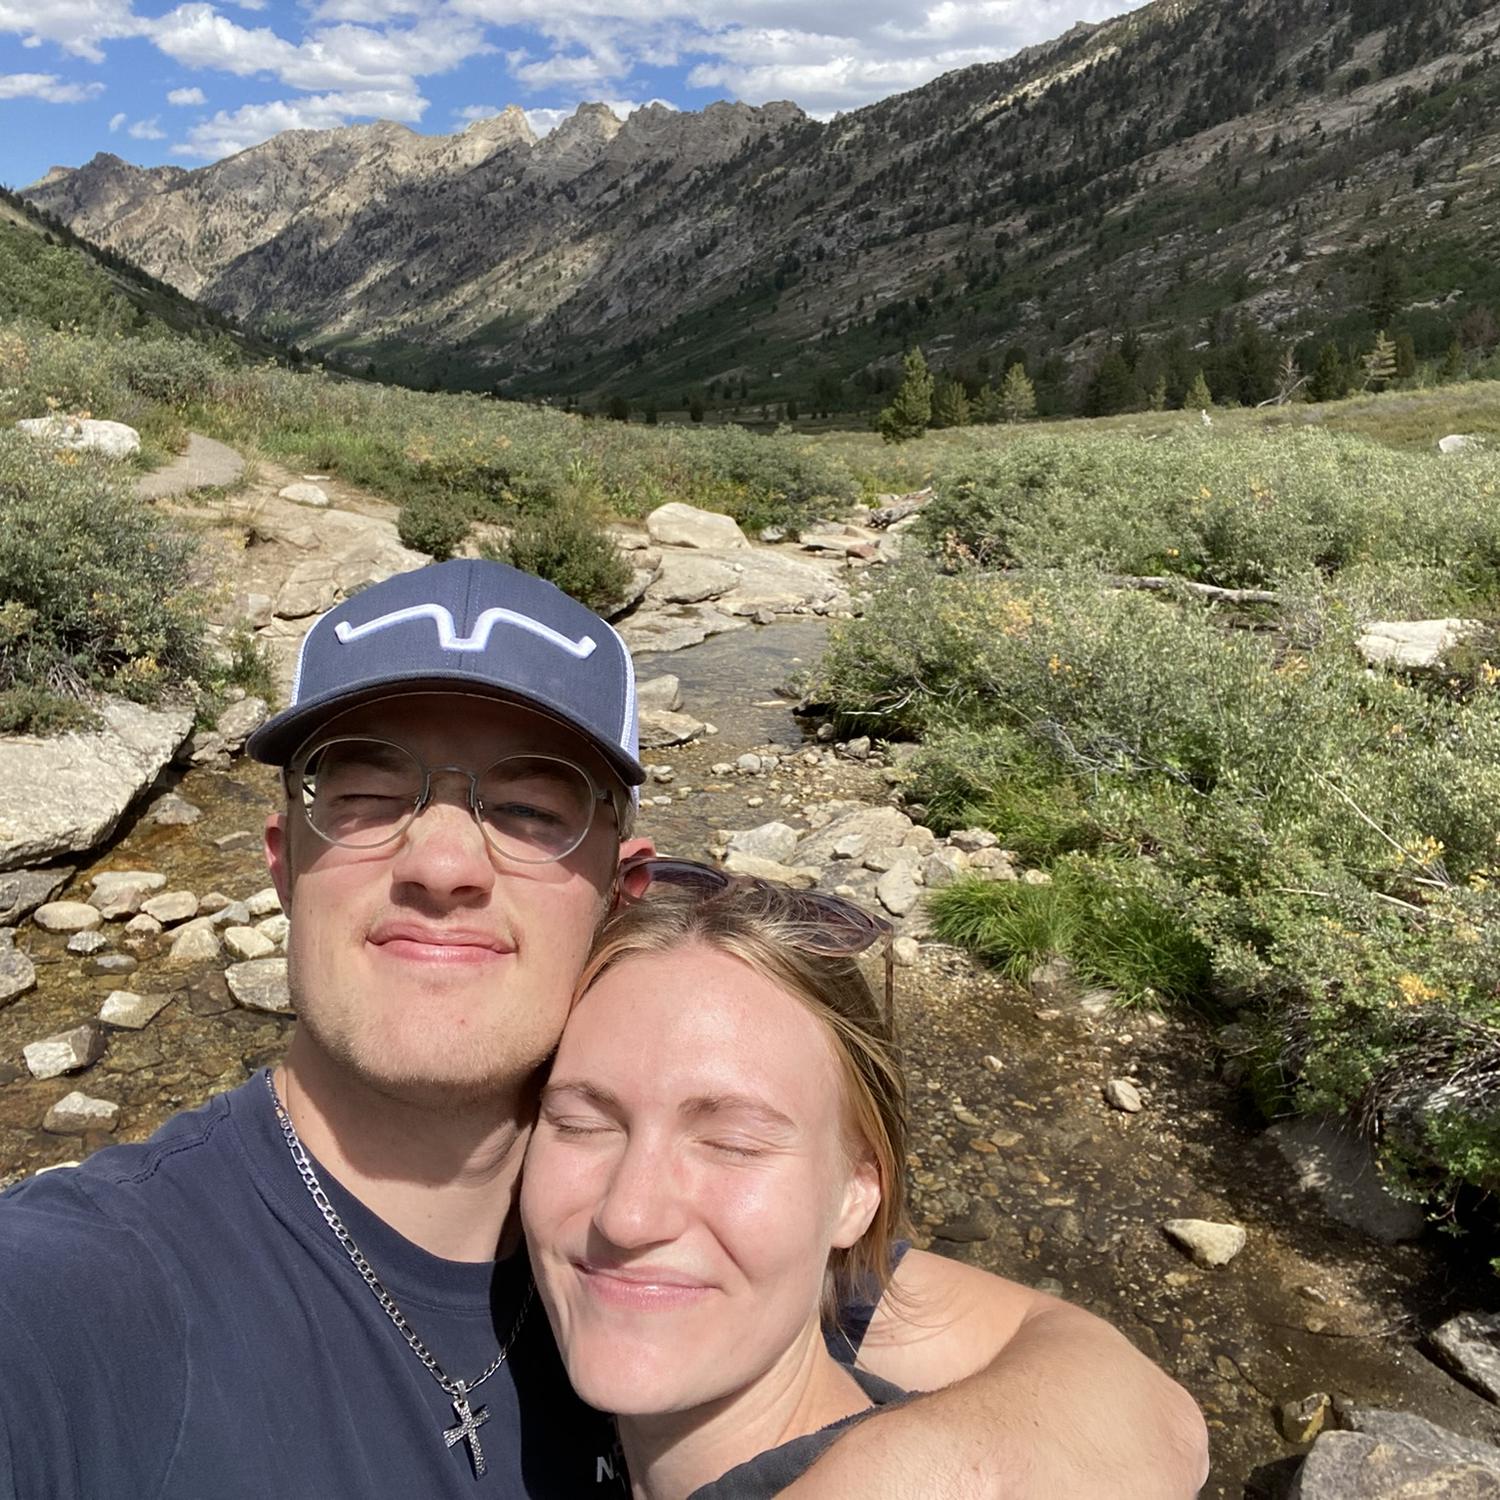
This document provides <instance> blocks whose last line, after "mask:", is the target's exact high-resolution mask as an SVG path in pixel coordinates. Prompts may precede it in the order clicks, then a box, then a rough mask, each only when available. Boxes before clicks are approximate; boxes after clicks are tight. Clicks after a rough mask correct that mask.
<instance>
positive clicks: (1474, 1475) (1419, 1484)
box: [1288, 1432, 1500, 1500]
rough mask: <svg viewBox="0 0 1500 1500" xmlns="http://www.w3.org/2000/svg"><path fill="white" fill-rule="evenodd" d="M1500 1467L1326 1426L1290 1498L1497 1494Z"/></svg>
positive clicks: (1486, 1498)
mask: <svg viewBox="0 0 1500 1500" xmlns="http://www.w3.org/2000/svg"><path fill="white" fill-rule="evenodd" d="M1494 1497H1500V1467H1487V1466H1483V1465H1480V1464H1474V1463H1468V1462H1466V1461H1464V1460H1462V1459H1455V1460H1453V1461H1451V1462H1445V1461H1442V1460H1437V1459H1431V1458H1427V1457H1424V1456H1423V1455H1422V1454H1420V1453H1414V1452H1413V1451H1412V1450H1411V1449H1410V1448H1404V1447H1402V1446H1401V1445H1399V1444H1397V1443H1391V1442H1385V1441H1382V1440H1381V1439H1380V1438H1376V1437H1371V1436H1369V1435H1368V1434H1366V1433H1363V1432H1325V1433H1323V1434H1322V1435H1321V1436H1320V1437H1319V1438H1318V1440H1317V1442H1315V1443H1314V1444H1313V1445H1312V1448H1311V1450H1310V1451H1309V1453H1308V1455H1307V1457H1306V1458H1305V1459H1304V1460H1303V1461H1302V1467H1301V1468H1300V1469H1299V1470H1298V1471H1297V1477H1296V1479H1294V1480H1293V1481H1292V1487H1291V1490H1290V1491H1289V1492H1288V1500H1494Z"/></svg>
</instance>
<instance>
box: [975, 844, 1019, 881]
mask: <svg viewBox="0 0 1500 1500" xmlns="http://www.w3.org/2000/svg"><path fill="white" fill-rule="evenodd" d="M969 869H970V870H971V871H973V872H974V873H975V874H977V875H981V876H983V878H984V879H986V880H1016V879H1018V878H1019V877H1018V876H1017V875H1016V867H1015V864H1014V863H1013V862H1012V860H1011V858H1010V855H1009V853H1008V852H1007V851H1006V850H1004V849H976V850H975V851H974V852H973V853H972V854H971V855H970V856H969Z"/></svg>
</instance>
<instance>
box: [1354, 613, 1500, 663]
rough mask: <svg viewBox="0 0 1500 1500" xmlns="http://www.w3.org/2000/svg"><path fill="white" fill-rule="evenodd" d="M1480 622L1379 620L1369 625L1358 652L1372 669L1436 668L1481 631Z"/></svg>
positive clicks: (1357, 641) (1356, 642) (1362, 635)
mask: <svg viewBox="0 0 1500 1500" xmlns="http://www.w3.org/2000/svg"><path fill="white" fill-rule="evenodd" d="M1479 628H1480V627H1479V622H1478V621H1477V620H1460V619H1453V618H1450V619H1445V620H1376V621H1372V622H1371V623H1370V624H1369V625H1366V626H1365V628H1364V631H1363V633H1362V634H1361V635H1360V636H1359V637H1358V639H1357V640H1356V641H1355V642H1354V646H1355V649H1356V650H1357V651H1358V652H1359V654H1360V655H1361V656H1363V657H1364V659H1365V660H1366V661H1367V662H1368V663H1369V664H1370V665H1371V666H1372V667H1377V666H1393V667H1411V668H1417V669H1422V668H1427V669H1430V668H1433V667H1437V666H1440V665H1441V664H1442V661H1443V658H1444V657H1446V656H1447V655H1448V653H1449V652H1450V651H1452V649H1453V648H1454V647H1455V646H1457V645H1458V644H1459V643H1460V642H1462V641H1463V640H1465V639H1466V638H1467V637H1468V636H1470V635H1472V634H1473V633H1474V632H1475V631H1476V630H1478V629H1479Z"/></svg>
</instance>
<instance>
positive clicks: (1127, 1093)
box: [1104, 1078, 1146, 1115]
mask: <svg viewBox="0 0 1500 1500" xmlns="http://www.w3.org/2000/svg"><path fill="white" fill-rule="evenodd" d="M1104 1102H1105V1103H1106V1104H1108V1105H1109V1107H1110V1108H1111V1109H1118V1110H1120V1111H1121V1112H1122V1113H1123V1114H1127V1115H1138V1114H1140V1112H1141V1111H1142V1110H1143V1109H1144V1108H1145V1107H1146V1105H1145V1101H1144V1100H1143V1099H1142V1098H1141V1091H1140V1090H1139V1089H1138V1088H1136V1086H1135V1085H1134V1084H1133V1083H1132V1082H1131V1081H1130V1080H1129V1079H1128V1078H1111V1079H1110V1080H1109V1082H1108V1083H1106V1084H1105V1085H1104Z"/></svg>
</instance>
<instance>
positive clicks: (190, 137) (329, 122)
mask: <svg viewBox="0 0 1500 1500" xmlns="http://www.w3.org/2000/svg"><path fill="white" fill-rule="evenodd" d="M426 109H427V101H426V100H425V99H424V98H423V97H422V96H421V95H420V94H418V93H415V92H412V93H403V92H401V91H399V90H378V89H368V90H361V91H357V92H351V93H330V94H310V95H308V96H307V97H305V98H301V99H273V100H272V101H271V102H270V103H268V104H246V105H242V106H241V107H240V108H239V109H235V110H223V109H221V110H219V111H218V112H217V113H216V114H215V115H214V116H213V117H212V119H208V120H201V121H199V122H198V124H196V125H194V126H193V128H192V129H191V130H190V131H188V134H187V139H186V140H185V141H181V142H179V143H178V144H177V145H174V146H173V147H172V151H173V154H174V155H177V156H195V157H202V158H204V159H205V160H208V161H216V160H218V158H219V157H221V156H230V155H233V154H234V153H235V152H236V151H243V150H245V149H246V148H247V147H249V146H258V145H259V144H260V143H261V142H262V141H267V140H269V139H270V138H271V137H272V136H273V135H279V134H280V133H281V132H282V131H283V130H331V129H333V128H334V127H335V126H337V125H348V124H349V123H350V122H351V121H353V120H359V119H376V120H400V121H403V122H405V123H406V124H414V123H415V122H416V121H418V120H420V119H421V118H422V115H423V113H424V112H425V110H426Z"/></svg>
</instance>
